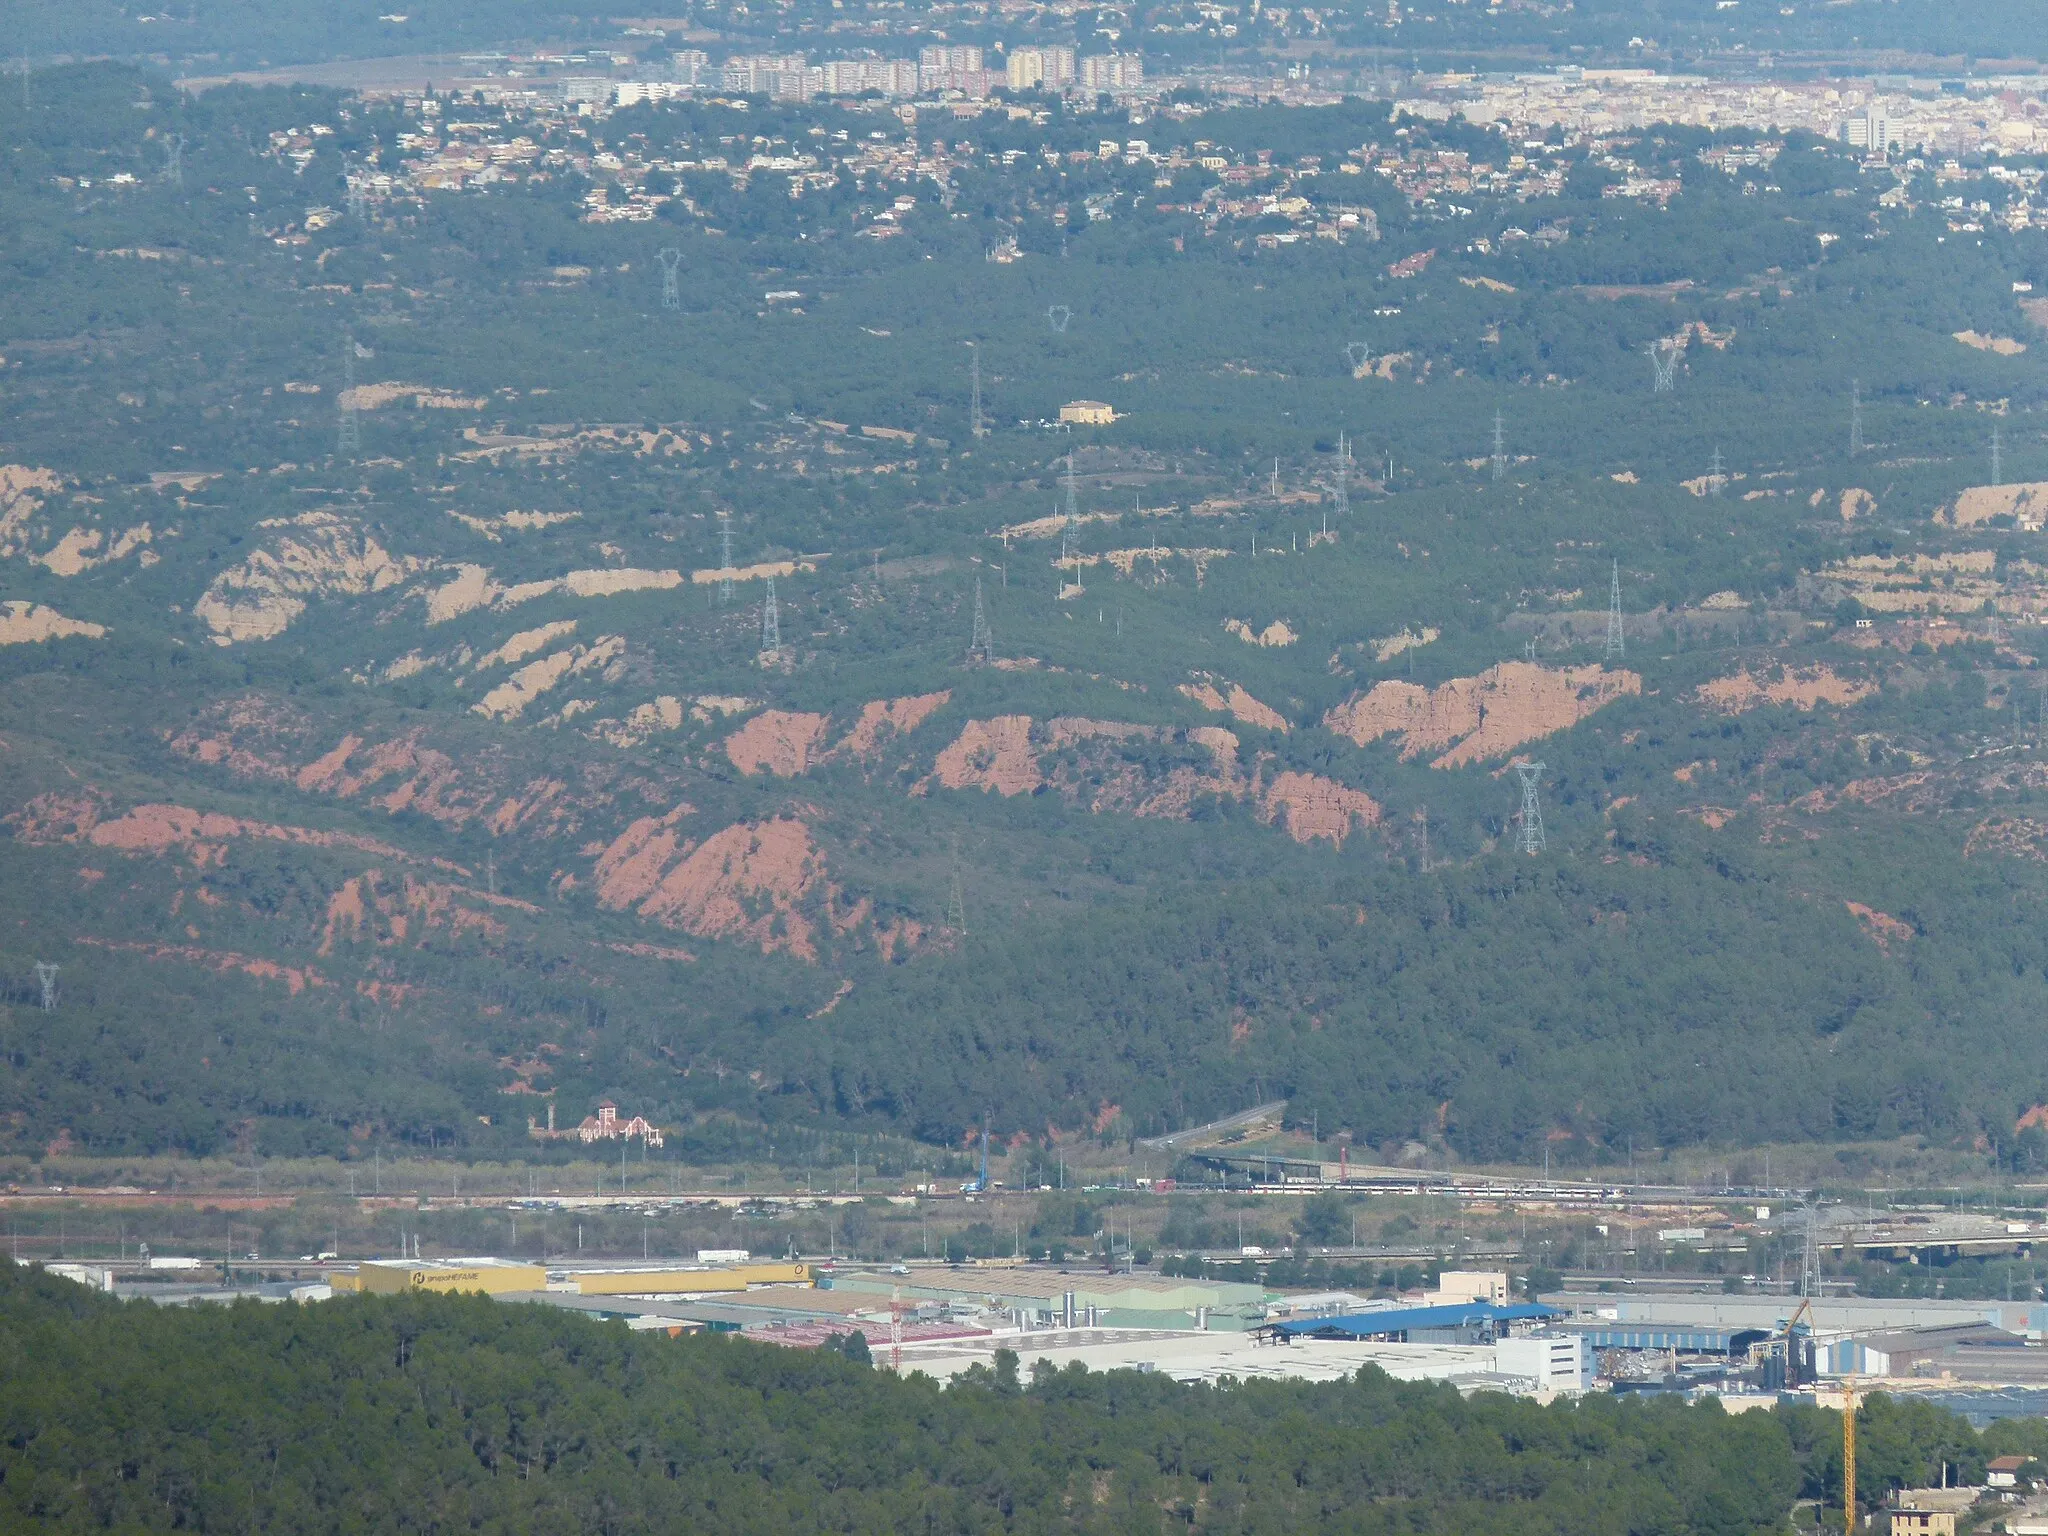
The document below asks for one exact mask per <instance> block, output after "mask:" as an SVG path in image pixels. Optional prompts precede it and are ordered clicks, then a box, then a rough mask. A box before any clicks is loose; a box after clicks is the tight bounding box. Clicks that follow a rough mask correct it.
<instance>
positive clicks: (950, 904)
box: [946, 838, 967, 939]
mask: <svg viewBox="0 0 2048 1536" xmlns="http://www.w3.org/2000/svg"><path fill="white" fill-rule="evenodd" d="M946 926H947V927H948V928H950V929H952V930H953V931H954V932H955V933H957V934H959V935H960V937H961V938H963V939H964V938H966V937H967V892H966V888H965V886H964V885H963V884H962V882H961V879H960V840H959V839H958V838H955V839H954V840H953V872H952V875H951V876H950V877H949V878H948V880H947V881H946Z"/></svg>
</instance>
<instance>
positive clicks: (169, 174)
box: [164, 133, 185, 189]
mask: <svg viewBox="0 0 2048 1536" xmlns="http://www.w3.org/2000/svg"><path fill="white" fill-rule="evenodd" d="M164 180H165V181H168V182H169V183H170V184H171V185H172V186H174V187H178V188H181V189H182V188H183V187H184V185H185V135H183V134H182V133H174V134H172V135H171V136H170V137H169V138H167V139H165V140H164Z"/></svg>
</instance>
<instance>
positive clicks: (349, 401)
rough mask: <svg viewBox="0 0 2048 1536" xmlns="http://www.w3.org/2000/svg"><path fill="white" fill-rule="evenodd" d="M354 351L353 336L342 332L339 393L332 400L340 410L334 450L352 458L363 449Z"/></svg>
mask: <svg viewBox="0 0 2048 1536" xmlns="http://www.w3.org/2000/svg"><path fill="white" fill-rule="evenodd" d="M356 351H357V348H356V339H355V337H353V336H351V335H350V334H349V333H348V332H346V331H344V332H342V336H341V393H340V394H339V395H337V396H335V401H334V403H335V404H336V405H337V406H338V407H339V408H340V410H341V422H340V425H339V426H338V427H337V428H336V429H335V434H334V451H335V454H336V456H337V457H340V458H344V459H352V458H354V457H355V456H356V455H357V454H359V453H361V452H362V451H363V424H362V422H361V421H360V420H359V419H358V418H357V416H356Z"/></svg>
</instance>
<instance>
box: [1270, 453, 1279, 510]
mask: <svg viewBox="0 0 2048 1536" xmlns="http://www.w3.org/2000/svg"><path fill="white" fill-rule="evenodd" d="M1270 490H1271V492H1272V496H1273V499H1274V500H1275V501H1278V500H1279V499H1280V460H1279V459H1278V457H1275V458H1274V460H1273V479H1272V481H1271V482H1270Z"/></svg>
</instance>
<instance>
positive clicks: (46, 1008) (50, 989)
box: [36, 960, 57, 1013]
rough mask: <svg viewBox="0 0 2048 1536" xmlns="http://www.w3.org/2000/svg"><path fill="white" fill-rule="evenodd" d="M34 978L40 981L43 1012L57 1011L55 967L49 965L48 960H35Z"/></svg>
mask: <svg viewBox="0 0 2048 1536" xmlns="http://www.w3.org/2000/svg"><path fill="white" fill-rule="evenodd" d="M36 980H37V981H39V982H41V983H42V987H43V1012H45V1013H55V1012H56V1011H57V967H56V966H54V965H51V964H50V963H49V962H48V961H45V960H38V961H37V962H36Z"/></svg>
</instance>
